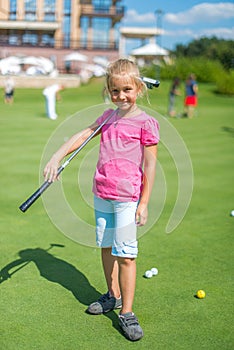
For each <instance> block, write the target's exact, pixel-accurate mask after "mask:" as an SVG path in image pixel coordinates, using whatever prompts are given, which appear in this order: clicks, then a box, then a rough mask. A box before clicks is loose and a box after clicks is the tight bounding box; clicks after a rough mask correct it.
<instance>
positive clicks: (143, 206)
mask: <svg viewBox="0 0 234 350" xmlns="http://www.w3.org/2000/svg"><path fill="white" fill-rule="evenodd" d="M156 160H157V145H153V146H145V148H144V177H143V189H142V193H141V198H140V202H139V204H138V207H137V210H136V224H137V225H138V226H143V225H145V224H146V222H147V218H148V203H149V200H150V195H151V192H152V189H153V184H154V179H155V168H156Z"/></svg>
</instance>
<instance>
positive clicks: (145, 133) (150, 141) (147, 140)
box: [141, 117, 160, 146]
mask: <svg viewBox="0 0 234 350" xmlns="http://www.w3.org/2000/svg"><path fill="white" fill-rule="evenodd" d="M159 139H160V136H159V124H158V121H157V120H156V119H154V118H152V117H150V118H149V119H148V120H147V121H146V122H145V123H144V126H143V128H142V133H141V143H142V144H143V145H144V146H152V145H156V144H158V143H159Z"/></svg>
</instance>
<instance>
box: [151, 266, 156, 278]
mask: <svg viewBox="0 0 234 350" xmlns="http://www.w3.org/2000/svg"><path fill="white" fill-rule="evenodd" d="M151 272H152V274H153V276H156V275H157V274H158V269H157V268H156V267H152V269H151Z"/></svg>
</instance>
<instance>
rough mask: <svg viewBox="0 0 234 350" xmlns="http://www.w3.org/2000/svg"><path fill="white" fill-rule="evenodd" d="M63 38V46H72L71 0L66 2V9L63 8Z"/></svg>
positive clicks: (65, 0)
mask: <svg viewBox="0 0 234 350" xmlns="http://www.w3.org/2000/svg"><path fill="white" fill-rule="evenodd" d="M63 13H64V18H63V37H64V42H63V45H64V46H65V47H69V46H70V35H71V1H70V0H64V7H63Z"/></svg>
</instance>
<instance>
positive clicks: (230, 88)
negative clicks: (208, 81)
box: [216, 70, 234, 95]
mask: <svg viewBox="0 0 234 350" xmlns="http://www.w3.org/2000/svg"><path fill="white" fill-rule="evenodd" d="M216 87H217V90H216V91H217V92H218V93H220V94H225V95H234V70H232V71H230V73H227V72H224V74H222V75H220V76H219V77H217V80H216Z"/></svg>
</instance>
